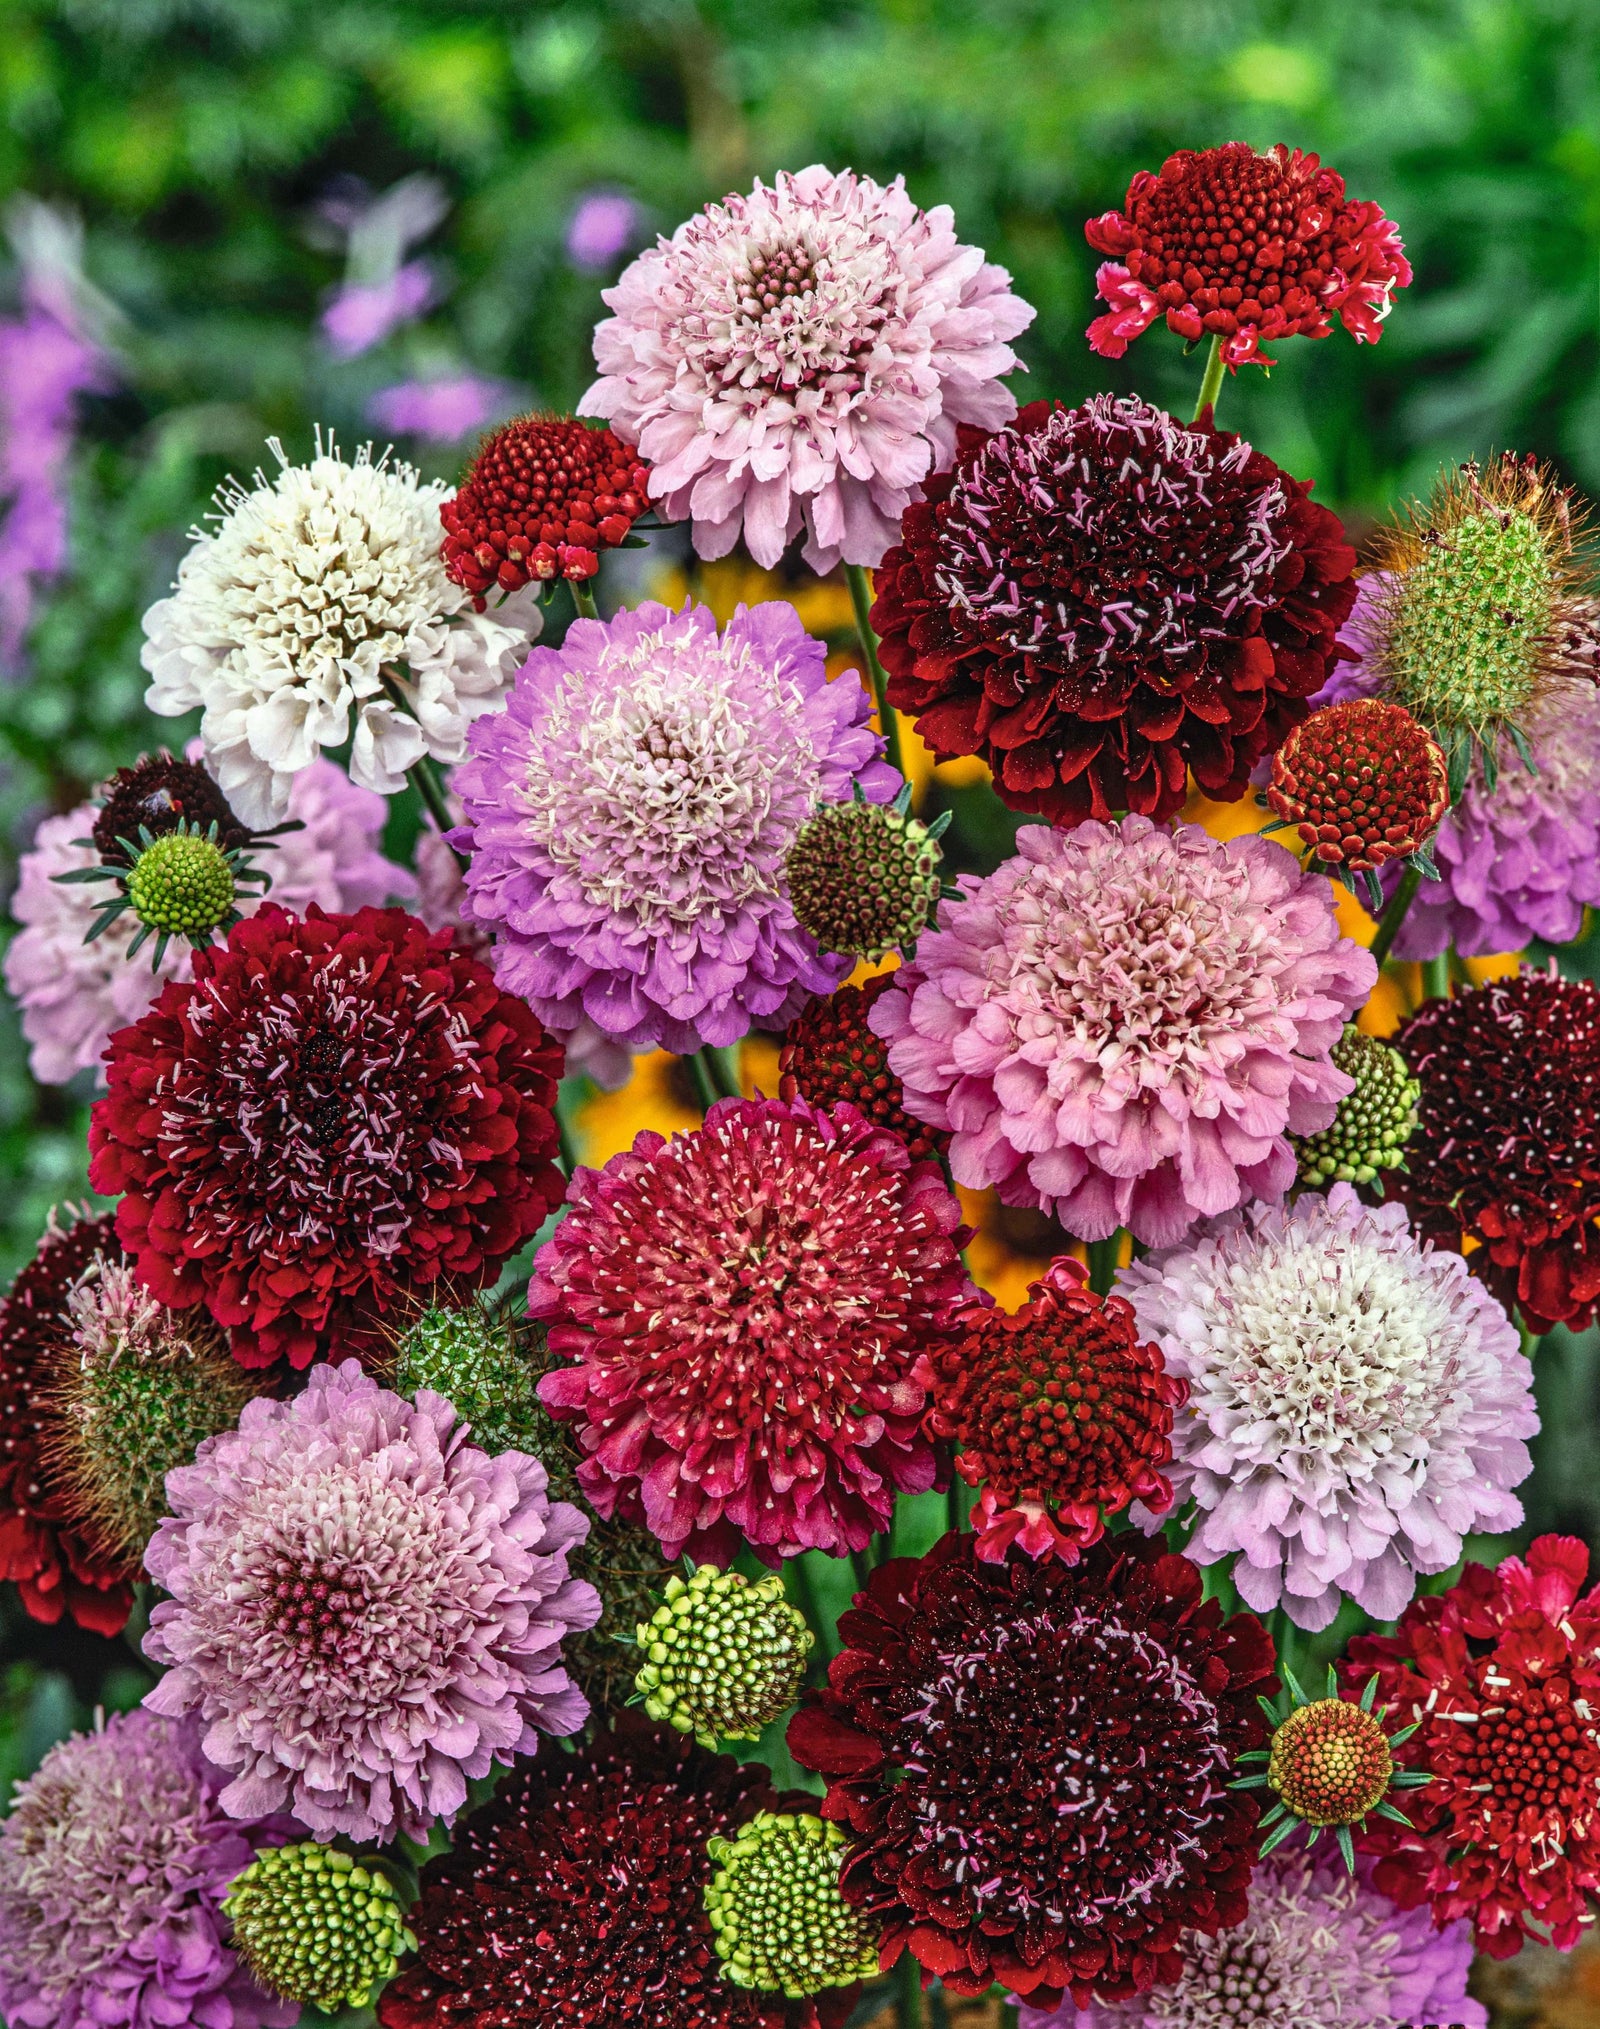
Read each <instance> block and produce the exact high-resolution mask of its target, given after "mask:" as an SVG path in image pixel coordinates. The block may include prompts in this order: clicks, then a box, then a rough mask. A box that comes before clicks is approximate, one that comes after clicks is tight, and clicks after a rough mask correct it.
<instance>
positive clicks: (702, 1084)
mask: <svg viewBox="0 0 1600 2029" xmlns="http://www.w3.org/2000/svg"><path fill="white" fill-rule="evenodd" d="M683 1061H684V1062H685V1063H686V1064H687V1065H688V1066H689V1076H690V1077H691V1078H692V1079H693V1080H694V1096H695V1097H696V1099H698V1100H699V1102H700V1111H701V1112H702V1113H709V1112H710V1111H711V1109H712V1107H713V1106H715V1105H716V1103H717V1101H718V1100H719V1099H720V1098H721V1097H722V1094H721V1093H720V1092H719V1091H718V1090H717V1081H716V1079H715V1078H713V1077H712V1075H711V1066H710V1065H709V1064H708V1063H707V1062H706V1052H705V1051H704V1050H691V1051H690V1053H689V1055H688V1056H687V1057H685V1058H684V1060H683Z"/></svg>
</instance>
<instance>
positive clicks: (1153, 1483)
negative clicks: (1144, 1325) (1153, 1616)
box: [927, 1256, 1189, 1564]
mask: <svg viewBox="0 0 1600 2029" xmlns="http://www.w3.org/2000/svg"><path fill="white" fill-rule="evenodd" d="M1087 1284H1088V1275H1087V1272H1086V1271H1085V1270H1084V1268H1083V1267H1082V1266H1081V1265H1080V1264H1079V1263H1078V1262H1076V1261H1073V1260H1071V1259H1070V1258H1068V1257H1066V1256H1063V1257H1062V1258H1061V1259H1060V1260H1058V1261H1055V1262H1053V1263H1052V1264H1051V1267H1050V1272H1049V1273H1048V1274H1047V1275H1046V1276H1045V1277H1044V1278H1043V1279H1042V1280H1041V1281H1039V1282H1036V1283H1034V1284H1033V1285H1032V1287H1031V1288H1030V1289H1029V1291H1028V1301H1027V1302H1026V1303H1025V1304H1024V1305H1023V1306H1022V1308H1021V1309H1020V1310H1018V1311H1011V1312H1007V1311H1003V1310H994V1309H977V1308H974V1309H973V1310H971V1311H969V1312H968V1313H967V1316H966V1318H965V1320H964V1322H965V1324H966V1326H967V1334H966V1337H965V1338H963V1339H961V1340H960V1341H959V1342H958V1343H956V1344H954V1345H949V1346H945V1347H943V1348H941V1350H940V1351H939V1352H938V1353H937V1354H936V1355H935V1356H934V1360H933V1371H934V1384H933V1407H932V1409H931V1410H930V1411H929V1414H928V1425H927V1427H928V1429H929V1431H930V1433H931V1434H932V1435H933V1436H935V1437H943V1438H953V1439H954V1440H955V1441H956V1443H957V1444H959V1445H960V1447H961V1450H960V1453H959V1455H958V1456H957V1458H956V1471H957V1472H959V1473H960V1475H961V1477H962V1478H963V1479H964V1480H966V1482H967V1483H968V1485H969V1486H979V1485H981V1486H982V1487H983V1492H982V1494H981V1495H980V1496H979V1497H978V1504H977V1507H976V1509H975V1510H974V1512H973V1526H974V1527H975V1528H976V1529H977V1531H978V1555H979V1556H980V1557H981V1558H983V1559H985V1560H986V1561H987V1562H989V1563H991V1564H998V1563H1001V1562H1003V1561H1004V1559H1005V1555H1006V1552H1007V1550H1008V1549H1009V1548H1010V1547H1011V1545H1012V1543H1013V1542H1015V1543H1016V1545H1017V1547H1018V1548H1019V1549H1021V1550H1024V1551H1026V1553H1027V1554H1028V1556H1030V1557H1044V1556H1048V1555H1050V1554H1051V1553H1054V1554H1055V1555H1056V1556H1059V1557H1062V1558H1064V1559H1065V1560H1066V1561H1067V1562H1068V1563H1069V1564H1072V1563H1076V1562H1077V1559H1078V1556H1079V1554H1080V1552H1081V1551H1082V1549H1083V1547H1084V1545H1085V1544H1088V1543H1094V1542H1098V1540H1099V1539H1100V1537H1101V1536H1102V1535H1103V1534H1104V1532H1105V1524H1104V1521H1103V1520H1102V1515H1101V1511H1102V1510H1104V1511H1105V1512H1106V1513H1109V1514H1117V1513H1119V1512H1120V1511H1121V1510H1122V1509H1124V1508H1126V1507H1127V1506H1128V1504H1129V1502H1130V1501H1143V1503H1144V1504H1145V1506H1146V1507H1147V1508H1149V1509H1150V1511H1151V1512H1152V1513H1153V1514H1162V1513H1164V1512H1165V1511H1166V1509H1167V1508H1169V1507H1170V1506H1171V1505H1172V1487H1171V1484H1170V1483H1169V1482H1168V1481H1167V1480H1166V1479H1165V1478H1164V1477H1163V1475H1162V1472H1161V1468H1162V1466H1164V1465H1165V1464H1166V1463H1167V1462H1168V1460H1169V1459H1170V1458H1171V1457H1172V1412H1173V1410H1174V1409H1175V1408H1177V1407H1178V1406H1179V1405H1180V1404H1181V1403H1183V1402H1184V1401H1186V1400H1187V1399H1188V1394H1189V1390H1188V1387H1187V1385H1186V1383H1184V1382H1183V1381H1180V1380H1179V1379H1178V1378H1177V1377H1176V1375H1171V1374H1168V1372H1167V1370H1166V1362H1165V1361H1164V1360H1163V1359H1162V1357H1161V1349H1160V1347H1159V1346H1155V1345H1146V1344H1142V1343H1141V1342H1140V1336H1139V1331H1138V1328H1137V1326H1136V1325H1135V1323H1134V1316H1133V1307H1132V1305H1131V1304H1129V1303H1128V1302H1127V1301H1126V1299H1125V1298H1123V1297H1120V1296H1107V1297H1101V1296H1097V1295H1096V1294H1095V1293H1094V1291H1093V1290H1092V1289H1090V1288H1089V1287H1088V1286H1087Z"/></svg>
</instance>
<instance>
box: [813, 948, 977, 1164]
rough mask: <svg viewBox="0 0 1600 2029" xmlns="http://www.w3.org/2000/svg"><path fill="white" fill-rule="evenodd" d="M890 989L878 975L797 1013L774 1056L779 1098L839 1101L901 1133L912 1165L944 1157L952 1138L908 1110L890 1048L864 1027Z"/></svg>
mask: <svg viewBox="0 0 1600 2029" xmlns="http://www.w3.org/2000/svg"><path fill="white" fill-rule="evenodd" d="M893 984H894V975H893V974H892V973H888V972H880V973H879V974H878V975H877V976H876V978H873V979H869V980H867V981H866V982H865V984H864V985H861V986H841V987H840V988H839V989H838V991H837V992H836V993H834V994H833V995H831V996H830V997H829V998H828V999H827V1000H814V1001H813V1002H812V1003H811V1005H810V1006H809V1007H808V1008H807V1009H806V1011H805V1012H804V1014H800V1015H796V1017H795V1018H794V1020H793V1021H792V1022H791V1023H790V1024H789V1027H788V1030H787V1032H786V1034H785V1035H784V1039H783V1049H782V1051H781V1053H780V1054H779V1057H778V1069H779V1072H780V1073H781V1082H780V1084H779V1087H778V1093H779V1097H780V1098H783V1099H795V1098H805V1099H809V1100H810V1101H811V1103H812V1105H813V1106H821V1107H824V1108H826V1109H829V1110H831V1109H832V1108H833V1107H835V1106H837V1105H838V1104H839V1103H840V1101H841V1100H844V1101H846V1102H847V1103H848V1104H849V1105H851V1106H853V1107H855V1109H856V1110H857V1112H859V1113H861V1114H863V1115H865V1117H866V1118H867V1119H868V1120H870V1121H872V1122H873V1124H874V1125H875V1126H877V1127H886V1128H887V1129H888V1130H889V1132H890V1133H891V1134H894V1135H898V1136H899V1138H900V1139H901V1140H902V1141H903V1142H904V1143H905V1145H906V1149H907V1152H908V1153H909V1154H910V1156H911V1159H912V1161H913V1162H923V1161H926V1160H927V1158H928V1157H929V1156H938V1157H941V1158H942V1157H943V1156H944V1154H945V1152H946V1151H947V1150H948V1148H949V1146H950V1136H949V1135H948V1134H947V1133H946V1132H945V1131H944V1130H943V1129H941V1128H937V1127H929V1126H928V1125H927V1124H926V1122H924V1121H921V1120H914V1119H913V1118H912V1116H911V1115H910V1114H909V1113H908V1112H907V1111H906V1109H905V1104H904V1100H905V1092H904V1089H903V1087H902V1086H901V1083H900V1080H899V1079H898V1078H897V1077H896V1076H895V1074H894V1073H893V1071H891V1070H890V1069H889V1052H888V1048H887V1046H886V1045H885V1043H884V1041H883V1039H882V1037H881V1036H875V1035H874V1034H873V1033H872V1030H871V1029H870V1028H869V1027H868V1026H867V1017H868V1015H869V1013H870V1012H871V1010H872V1007H873V1005H874V1003H875V1002H876V1001H877V999H878V997H879V995H880V994H884V993H887V992H888V991H889V989H890V988H891V987H892V986H893Z"/></svg>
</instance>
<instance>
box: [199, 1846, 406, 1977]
mask: <svg viewBox="0 0 1600 2029" xmlns="http://www.w3.org/2000/svg"><path fill="white" fill-rule="evenodd" d="M222 1907H223V1910H224V1912H225V1913H226V1915H227V1916H228V1918H229V1920H230V1922H231V1923H232V1925H233V1942H234V1947H235V1949H236V1950H237V1951H238V1953H239V1956H240V1958H241V1959H243V1961H244V1963H245V1965H246V1967H247V1968H248V1970H249V1971H250V1972H251V1973H252V1974H253V1975H254V1976H255V1978H256V1980H257V1981H258V1982H259V1983H260V1984H261V1985H262V1986H263V1987H265V1988H266V1989H267V1991H268V1992H269V1993H273V1994H281V1995H282V1997H283V1998H284V2000H286V2001H298V2002H300V2003H301V2005H302V2006H304V2005H306V2004H308V2003H309V2004H310V2006H312V2007H314V2008H321V2009H323V2010H325V2011H326V2012H327V2013H329V2014H332V2013H334V2012H336V2011H337V2010H339V2009H341V2008H364V2007H366V2005H367V2003H368V2002H369V2001H370V2000H371V1999H372V1990H373V1988H374V1987H377V1986H381V1985H382V1983H383V1982H384V1981H385V1980H387V1979H388V1978H389V1977H390V1976H391V1974H392V1973H393V1972H394V1969H395V1964H396V1961H397V1960H398V1958H399V1956H400V1954H401V1952H402V1951H415V1950H416V1946H417V1941H416V1939H415V1938H414V1937H413V1936H412V1935H411V1933H410V1931H409V1930H407V1928H406V1922H405V1912H404V1911H403V1910H402V1909H401V1907H400V1898H399V1896H398V1895H397V1894H396V1893H395V1890H394V1884H393V1883H392V1882H391V1881H390V1880H389V1878H388V1876H387V1875H386V1874H383V1873H381V1872H380V1871H379V1870H378V1869H377V1868H376V1867H368V1866H363V1865H362V1864H361V1863H360V1862H359V1861H356V1860H352V1859H351V1857H350V1855H349V1854H348V1853H341V1852H339V1851H337V1850H336V1849H335V1848H334V1847H331V1846H319V1845H317V1844H316V1843H315V1841H313V1840H309V1839H308V1840H305V1841H304V1842H302V1843H301V1844H299V1845H295V1846H270V1847H267V1848H266V1849H265V1850H264V1851H261V1852H258V1853H257V1854H256V1857H255V1859H254V1860H253V1861H251V1863H250V1865H249V1866H248V1867H246V1868H245V1870H244V1872H243V1873H242V1874H241V1875H239V1876H238V1878H237V1879H236V1880H235V1881H234V1883H233V1885H232V1887H230V1888H229V1890H228V1893H227V1896H226V1898H225V1900H224V1902H223V1905H222Z"/></svg>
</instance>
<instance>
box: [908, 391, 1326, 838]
mask: <svg viewBox="0 0 1600 2029" xmlns="http://www.w3.org/2000/svg"><path fill="white" fill-rule="evenodd" d="M925 492H926V496H927V497H926V499H925V500H923V501H921V502H919V503H917V504H916V505H914V506H913V507H911V508H909V509H908V510H907V513H906V516H905V520H904V522H903V523H902V525H901V536H900V544H899V547H898V548H896V549H893V550H891V551H890V552H889V554H888V555H887V556H886V557H885V558H884V560H883V563H882V565H881V567H880V568H879V571H878V574H877V579H876V584H877V594H878V595H877V599H876V602H875V603H874V605H873V608H872V624H873V626H874V627H875V628H876V629H877V630H878V633H879V635H880V636H881V637H882V642H883V651H882V652H883V663H884V667H885V669H886V670H887V671H888V672H889V677H890V683H889V701H890V703H891V704H893V705H895V706H896V707H897V708H898V709H899V710H901V711H904V712H909V713H911V714H912V715H913V716H914V717H915V719H916V722H917V731H918V732H919V733H920V734H921V736H922V738H923V739H924V740H925V741H926V742H927V743H928V745H929V746H930V747H932V749H933V750H934V752H935V753H936V754H938V755H939V756H940V757H941V758H944V759H949V758H950V757H952V756H954V755H958V754H977V755H980V756H981V757H982V758H983V759H984V760H985V761H987V762H988V763H989V766H990V767H991V768H992V769H993V771H994V780H995V788H996V789H997V790H998V791H999V794H1000V797H1001V799H1002V801H1004V802H1005V803H1007V804H1009V805H1010V807H1011V808H1012V809H1013V810H1035V811H1039V812H1041V813H1042V814H1043V815H1044V816H1046V817H1048V818H1049V819H1050V820H1051V821H1052V823H1055V824H1077V823H1080V822H1081V821H1082V820H1083V819H1084V818H1086V817H1095V818H1100V819H1102V820H1103V819H1105V818H1107V817H1109V816H1110V814H1111V813H1112V812H1113V811H1114V810H1124V809H1126V810H1134V811H1138V812H1140V813H1142V814H1143V815H1145V816H1150V817H1156V818H1165V817H1170V816H1172V815H1173V813H1174V812H1175V811H1177V810H1178V809H1179V808H1180V806H1181V805H1182V803H1183V800H1184V795H1185V787H1186V770H1188V769H1191V768H1192V769H1193V770H1194V775H1195V780H1196V781H1197V782H1198V783H1199V784H1200V786H1201V788H1202V789H1204V790H1205V792H1206V794H1207V795H1208V796H1214V797H1220V798H1224V799H1231V798H1234V797H1238V796H1242V795H1243V794H1244V790H1245V785H1246V783H1247V782H1248V781H1249V778H1250V771H1251V769H1252V768H1253V767H1254V766H1255V764H1256V762H1257V761H1258V760H1259V759H1260V758H1261V756H1262V755H1263V754H1266V753H1269V752H1270V751H1271V750H1272V749H1273V748H1274V747H1276V746H1277V745H1278V744H1279V743H1280V742H1281V741H1282V740H1283V738H1284V736H1285V735H1286V734H1287V733H1288V732H1289V730H1290V728H1291V727H1292V726H1294V725H1296V724H1298V723H1299V721H1300V720H1301V719H1303V718H1304V717H1305V716H1306V712H1307V705H1306V700H1307V698H1309V697H1310V696H1311V694H1312V693H1313V692H1314V691H1316V690H1318V689H1320V687H1321V686H1322V684H1323V683H1324V682H1325V681H1326V679H1327V676H1328V673H1329V671H1330V669H1331V668H1332V666H1333V664H1334V662H1335V661H1336V659H1337V658H1338V656H1339V654H1340V652H1341V651H1340V650H1339V649H1338V648H1337V646H1336V641H1335V637H1336V636H1337V634H1338V632H1339V629H1340V627H1341V625H1342V624H1343V622H1344V620H1345V618H1346V616H1347V615H1348V614H1349V611H1350V608H1351V606H1352V605H1353V604H1354V602H1355V595H1356V588H1355V580H1354V577H1353V576H1352V573H1353V572H1354V570H1355V563H1356V554H1355V551H1354V550H1353V549H1351V547H1350V545H1349V544H1348V542H1347V541H1346V540H1345V534H1344V530H1343V528H1342V527H1341V525H1340V523H1339V519H1338V517H1337V516H1336V515H1334V514H1331V513H1329V511H1328V509H1327V508H1325V507H1318V506H1315V505H1314V504H1313V503H1312V501H1311V499H1310V497H1309V496H1310V487H1309V484H1303V483H1302V482H1301V481H1299V480H1297V479H1292V478H1290V476H1289V474H1288V473H1287V472H1284V471H1282V470H1281V469H1280V468H1279V467H1278V466H1276V465H1274V464H1273V462H1272V460H1271V459H1270V458H1267V457H1264V456H1263V455H1262V454H1261V453H1260V452H1259V451H1256V450H1254V449H1252V448H1251V446H1250V445H1249V444H1247V443H1245V441H1244V440H1243V438H1241V437H1236V436H1233V435H1231V434H1230V433H1229V432H1227V431H1226V430H1214V429H1213V428H1212V427H1211V426H1210V424H1209V422H1206V423H1200V424H1196V425H1194V426H1192V427H1185V426H1184V425H1183V424H1181V423H1178V422H1176V421H1174V419H1173V418H1172V417H1171V416H1169V415H1167V414H1166V413H1165V412H1164V411H1163V410H1161V409H1157V408H1153V407H1152V406H1151V405H1150V404H1149V403H1148V402H1145V401H1141V400H1140V399H1139V398H1138V397H1137V396H1136V395H1095V396H1094V397H1093V398H1092V399H1091V400H1089V401H1087V402H1085V403H1084V405H1083V406H1082V407H1081V408H1077V409H1064V408H1061V407H1060V406H1059V405H1057V404H1055V403H1052V402H1031V403H1030V404H1029V405H1028V407H1027V408H1025V409H1024V410H1023V411H1022V412H1021V414H1020V415H1019V416H1018V417H1017V419H1016V421H1015V422H1014V423H1011V424H1008V425H1007V426H1006V428H1004V429H1002V430H997V431H994V432H993V433H991V434H984V433H983V432H980V431H977V430H967V429H963V430H962V431H961V432H960V433H959V448H958V451H957V456H956V463H955V468H954V470H953V471H950V472H947V473H944V474H941V475H940V476H939V477H937V478H935V479H931V480H929V481H928V482H927V484H926V487H925Z"/></svg>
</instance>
